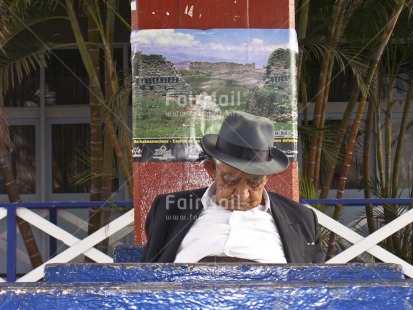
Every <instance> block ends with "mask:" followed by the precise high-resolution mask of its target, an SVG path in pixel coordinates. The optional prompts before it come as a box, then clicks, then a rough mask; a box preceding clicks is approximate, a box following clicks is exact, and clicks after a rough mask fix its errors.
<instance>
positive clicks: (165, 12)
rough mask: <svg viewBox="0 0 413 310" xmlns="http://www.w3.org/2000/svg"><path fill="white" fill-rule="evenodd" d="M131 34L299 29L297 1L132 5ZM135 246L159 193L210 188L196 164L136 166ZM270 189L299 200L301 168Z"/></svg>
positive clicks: (147, 1) (157, 0)
mask: <svg viewBox="0 0 413 310" xmlns="http://www.w3.org/2000/svg"><path fill="white" fill-rule="evenodd" d="M131 7H132V29H134V30H140V29H178V28H180V29H211V28H263V29H265V28H267V29H287V28H294V1H293V0H140V1H132V5H131ZM133 175H134V200H135V201H134V204H135V242H136V243H137V244H144V243H145V242H146V235H145V231H144V222H145V218H146V214H147V212H148V210H149V208H150V205H151V203H152V201H153V199H154V198H155V196H156V195H157V194H160V193H167V192H171V191H179V190H185V189H190V188H198V187H202V186H207V185H209V183H210V182H211V180H210V179H209V177H208V176H207V174H206V173H205V171H204V170H203V168H202V166H201V165H200V164H199V163H196V162H172V163H168V162H167V163H159V162H155V163H154V162H147V163H138V162H135V163H134V164H133ZM267 189H268V190H271V191H275V192H278V193H280V194H283V195H285V196H287V197H290V198H292V199H295V200H298V164H297V162H291V164H290V166H289V168H288V169H287V170H286V171H284V172H283V173H281V174H279V175H276V176H273V177H272V178H271V179H270V181H269V182H268V185H267Z"/></svg>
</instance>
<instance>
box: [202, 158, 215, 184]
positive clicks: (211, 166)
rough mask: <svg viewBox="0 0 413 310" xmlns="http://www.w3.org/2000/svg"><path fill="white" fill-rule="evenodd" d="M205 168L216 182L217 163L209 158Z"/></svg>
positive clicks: (205, 162)
mask: <svg viewBox="0 0 413 310" xmlns="http://www.w3.org/2000/svg"><path fill="white" fill-rule="evenodd" d="M204 168H205V170H206V171H207V172H208V175H209V177H210V178H211V179H213V180H215V174H216V171H217V170H216V169H217V165H216V163H215V160H213V159H212V158H208V159H207V160H205V161H204Z"/></svg>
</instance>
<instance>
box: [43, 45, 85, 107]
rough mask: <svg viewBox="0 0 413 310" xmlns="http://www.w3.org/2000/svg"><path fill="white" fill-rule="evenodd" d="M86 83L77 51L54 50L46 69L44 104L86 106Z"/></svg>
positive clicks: (83, 68) (83, 69)
mask: <svg viewBox="0 0 413 310" xmlns="http://www.w3.org/2000/svg"><path fill="white" fill-rule="evenodd" d="M88 81H89V79H88V76H87V72H86V69H85V67H84V65H83V61H82V58H81V57H80V53H79V51H78V50H70V49H68V50H55V51H54V52H53V55H52V56H51V58H50V61H49V63H48V65H47V69H46V104H47V105H75V104H88V98H89V82H88Z"/></svg>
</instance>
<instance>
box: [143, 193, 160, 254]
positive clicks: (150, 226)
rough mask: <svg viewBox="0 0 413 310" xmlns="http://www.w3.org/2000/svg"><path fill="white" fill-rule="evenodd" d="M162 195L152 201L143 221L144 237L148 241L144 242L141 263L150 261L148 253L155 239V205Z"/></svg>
mask: <svg viewBox="0 0 413 310" xmlns="http://www.w3.org/2000/svg"><path fill="white" fill-rule="evenodd" d="M162 197H163V195H159V196H157V197H156V198H155V199H154V201H153V202H152V205H151V208H150V209H149V212H148V215H147V217H146V221H145V232H146V236H147V239H148V241H147V242H146V245H145V250H144V252H143V254H142V257H141V262H149V261H151V260H152V258H151V257H148V256H149V253H150V249H151V248H152V246H153V243H154V242H155V240H154V239H155V238H156V236H154V234H155V226H156V225H155V218H156V211H157V209H158V208H157V205H158V203H159V201H160V200H161V199H162Z"/></svg>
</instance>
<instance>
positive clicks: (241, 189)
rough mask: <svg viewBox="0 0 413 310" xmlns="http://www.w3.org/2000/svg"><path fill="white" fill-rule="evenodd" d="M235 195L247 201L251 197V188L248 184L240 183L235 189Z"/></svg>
mask: <svg viewBox="0 0 413 310" xmlns="http://www.w3.org/2000/svg"><path fill="white" fill-rule="evenodd" d="M235 194H236V195H237V196H238V197H239V198H241V199H246V198H248V197H249V195H250V191H249V187H248V185H247V184H243V183H240V184H238V186H237V187H236V189H235Z"/></svg>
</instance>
